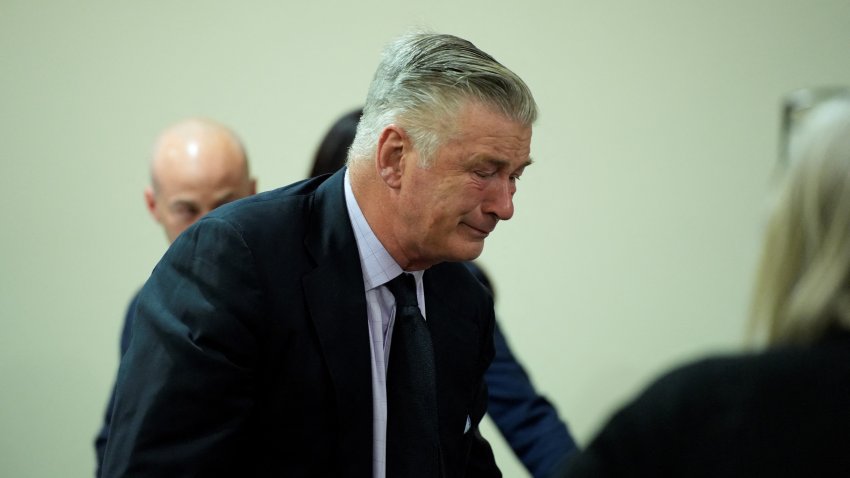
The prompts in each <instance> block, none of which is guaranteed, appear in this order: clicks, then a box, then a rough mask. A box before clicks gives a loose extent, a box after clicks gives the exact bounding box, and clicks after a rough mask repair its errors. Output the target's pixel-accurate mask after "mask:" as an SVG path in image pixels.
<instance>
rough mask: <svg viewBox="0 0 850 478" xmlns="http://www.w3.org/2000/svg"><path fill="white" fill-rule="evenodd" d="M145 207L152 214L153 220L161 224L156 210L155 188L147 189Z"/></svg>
mask: <svg viewBox="0 0 850 478" xmlns="http://www.w3.org/2000/svg"><path fill="white" fill-rule="evenodd" d="M145 206H147V207H148V212H149V213H151V217H152V218H153V220H154V221H156V222H161V221H160V220H159V211H158V210H157V208H156V196H154V193H153V188H152V187H150V186H148V187H146V188H145Z"/></svg>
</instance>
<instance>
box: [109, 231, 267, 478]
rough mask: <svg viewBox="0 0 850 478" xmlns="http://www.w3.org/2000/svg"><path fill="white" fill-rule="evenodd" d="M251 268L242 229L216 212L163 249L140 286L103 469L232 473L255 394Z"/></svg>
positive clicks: (255, 310) (257, 303)
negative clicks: (218, 215)
mask: <svg viewBox="0 0 850 478" xmlns="http://www.w3.org/2000/svg"><path fill="white" fill-rule="evenodd" d="M255 271H256V269H255V268H254V258H253V257H252V255H251V252H250V250H249V249H248V247H247V246H246V245H245V243H244V241H243V240H242V237H241V235H240V234H239V233H238V232H237V231H236V229H235V228H233V227H232V226H231V225H230V224H228V223H226V222H224V221H221V220H218V219H209V218H207V219H203V220H201V221H199V222H198V223H196V224H195V225H194V226H193V227H191V228H190V229H188V230H187V231H186V232H185V233H183V234H182V235H181V236H180V237H179V238H178V239H177V240H176V241H175V242H174V244H173V245H172V246H171V248H169V250H168V252H166V254H165V256H164V257H163V259H162V260H161V261H160V263H159V264H158V265H157V267H156V268H155V269H154V271H153V273H152V275H151V277H150V279H149V280H148V282H147V283H146V284H145V287H144V288H143V289H142V292H141V293H140V295H139V302H138V307H137V312H136V314H137V315H136V320H135V324H134V327H133V331H132V333H133V340H132V341H131V344H130V347H129V349H128V350H127V353H126V355H125V356H124V358H123V359H122V362H121V366H120V369H119V374H118V380H117V383H116V390H115V408H114V413H113V418H112V420H113V421H112V428H111V430H110V436H109V441H108V443H107V447H106V456H105V462H104V476H108V477H113V476H200V475H206V474H215V475H222V476H227V475H229V474H230V473H231V472H232V473H236V474H238V472H236V471H235V470H234V469H233V467H234V466H237V465H236V463H239V462H244V460H241V459H240V458H244V457H241V456H240V454H241V453H244V452H245V450H244V448H245V447H244V442H245V438H246V437H244V436H243V435H244V433H243V430H244V429H245V422H246V420H247V419H248V417H249V416H250V413H251V410H252V405H253V403H254V401H255V388H256V387H255V377H256V373H255V372H256V370H255V369H256V364H257V362H258V361H257V356H256V354H257V353H258V352H257V344H256V337H257V333H258V330H257V317H258V316H259V314H261V313H262V312H261V310H260V308H261V300H260V299H261V292H260V290H259V286H258V279H257V274H256V272H255ZM232 476H236V475H232Z"/></svg>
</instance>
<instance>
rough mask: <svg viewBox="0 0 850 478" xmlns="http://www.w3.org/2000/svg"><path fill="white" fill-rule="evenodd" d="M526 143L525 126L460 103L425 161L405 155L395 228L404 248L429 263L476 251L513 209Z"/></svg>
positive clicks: (525, 159)
mask: <svg viewBox="0 0 850 478" xmlns="http://www.w3.org/2000/svg"><path fill="white" fill-rule="evenodd" d="M530 144H531V128H530V127H525V126H523V125H521V124H518V123H515V122H513V121H512V120H510V119H508V118H506V117H505V116H503V115H502V114H500V113H496V112H493V111H492V110H490V109H487V108H486V107H483V106H481V105H479V104H475V103H472V104H469V105H467V106H466V107H465V108H463V109H462V110H461V112H460V114H459V115H458V121H457V130H456V134H455V135H453V136H452V137H451V138H450V139H448V140H447V141H446V142H445V143H444V144H443V145H442V146H441V147H440V148H439V149H438V150H437V151H436V153H435V157H434V158H433V160H434V161H433V163H432V164H431V166H430V167H428V168H421V167H419V166H418V164H416V162H417V161H418V155H417V154H415V152H414V154H412V155H411V157H409V158H407V159H406V160H405V161H406V165H405V167H404V171H403V174H402V188H401V191H400V204H399V205H400V214H401V216H402V218H403V219H402V221H401V224H400V226H401V227H400V228H398V229H397V232H396V233H397V235H398V236H397V237H400V238H401V240H400V245H401V247H402V249H404V250H405V255H406V256H407V257H408V258H418V259H419V260H415V261H414V262H416V263H432V264H433V263H437V262H442V261H468V260H472V259H475V258H476V257H478V256H479V255H480V254H481V251H482V250H483V248H484V239H486V238H487V236H488V235H489V234H490V232H492V231H493V229H494V228H495V227H496V224H497V223H498V222H499V221H500V220H508V219H510V218H511V216H513V213H514V205H513V195H514V193H516V182H517V180H518V179H519V177H520V175H522V173H523V170H524V169H525V167H526V166H528V165H529V164H530V160H529V149H530Z"/></svg>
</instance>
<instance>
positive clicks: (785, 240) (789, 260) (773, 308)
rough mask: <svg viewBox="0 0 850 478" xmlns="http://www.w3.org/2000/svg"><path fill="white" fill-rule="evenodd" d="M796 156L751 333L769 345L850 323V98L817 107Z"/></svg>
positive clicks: (797, 141)
mask: <svg viewBox="0 0 850 478" xmlns="http://www.w3.org/2000/svg"><path fill="white" fill-rule="evenodd" d="M789 161H790V164H789V168H790V169H789V171H788V173H787V175H786V177H785V178H784V181H783V183H784V184H783V186H782V188H781V192H780V195H779V196H778V200H777V203H776V204H775V209H774V211H773V214H772V216H771V218H770V222H769V224H768V226H767V230H766V232H765V240H764V248H763V250H762V256H761V263H760V266H759V269H758V275H757V279H756V287H755V293H754V296H753V305H752V322H751V324H752V327H753V328H752V329H751V332H754V333H761V334H763V336H764V338H765V339H766V340H767V343H768V344H770V345H773V344H778V343H801V344H808V343H811V342H813V341H816V340H817V339H819V338H820V337H822V336H823V334H824V333H825V332H826V331H827V330H828V329H829V328H831V327H835V326H838V327H842V328H847V329H850V284H849V283H848V279H850V100H847V99H846V98H844V99H835V100H830V101H827V102H825V103H823V104H821V105H819V106H817V107H815V108H814V109H813V110H812V111H811V112H810V113H809V114H808V115H807V116H806V117H805V118H804V119H803V120H802V121H801V123H800V130H799V132H798V134H795V135H794V142H793V143H792V144H791V145H790V148H789ZM759 329H761V330H759Z"/></svg>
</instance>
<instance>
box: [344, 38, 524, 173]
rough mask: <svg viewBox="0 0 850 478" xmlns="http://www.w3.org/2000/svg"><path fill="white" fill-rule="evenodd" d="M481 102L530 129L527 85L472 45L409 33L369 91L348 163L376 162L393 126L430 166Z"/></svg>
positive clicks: (391, 50)
mask: <svg viewBox="0 0 850 478" xmlns="http://www.w3.org/2000/svg"><path fill="white" fill-rule="evenodd" d="M470 101H474V102H479V103H480V104H483V105H485V106H487V107H489V108H491V109H493V110H494V111H496V112H499V113H502V114H504V115H505V117H507V118H510V119H511V120H513V121H515V122H517V123H519V124H522V125H523V126H531V124H532V123H534V121H535V119H536V118H537V105H536V104H535V102H534V97H533V96H532V95H531V91H530V90H529V89H528V86H527V85H526V84H525V82H523V81H522V79H521V78H520V77H519V76H517V75H516V74H515V73H514V72H512V71H511V70H509V69H507V68H505V67H504V66H502V64H500V63H499V62H497V61H496V60H495V59H493V57H491V56H490V55H488V54H487V53H485V52H483V51H481V50H479V49H478V48H476V47H475V45H473V44H472V43H470V42H468V41H466V40H464V39H462V38H458V37H456V36H452V35H443V34H436V33H420V32H417V33H409V34H406V35H404V36H402V37H400V38H399V39H398V40H396V41H395V42H393V43H391V44H390V45H389V46H388V47H387V48H386V49H385V50H384V53H383V56H382V60H381V63H380V64H379V65H378V69H377V71H376V72H375V77H374V79H373V80H372V84H371V86H370V87H369V94H368V96H367V97H366V105H365V106H364V108H363V116H362V117H361V119H360V123H359V124H358V126H357V135H356V136H355V138H354V143H353V144H352V147H351V150H350V152H349V156H348V157H349V161H354V160H356V159H359V158H371V157H373V156H374V154H375V149H376V147H377V143H378V135H379V134H380V133H381V131H382V130H383V129H384V127H386V126H387V125H389V124H393V123H395V124H397V125H398V126H400V127H401V128H403V129H404V130H405V131H406V132H407V134H408V135H409V136H410V139H411V141H412V143H413V147H414V148H416V149H417V151H418V152H419V154H420V165H422V166H428V165H430V163H431V161H432V160H433V155H434V153H435V152H436V150H437V149H438V148H439V147H440V145H441V144H443V142H444V141H445V140H446V139H447V138H448V137H449V136H450V135H451V134H452V133H453V132H454V131H455V125H454V122H453V121H452V120H453V119H454V118H456V116H457V114H458V113H459V110H460V108H462V107H463V106H464V105H465V104H467V103H468V102H470Z"/></svg>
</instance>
